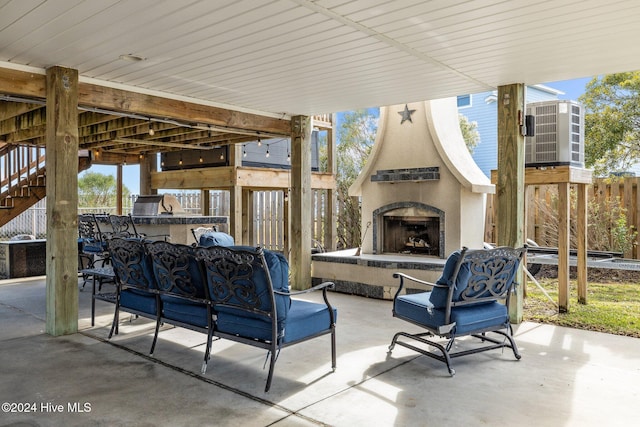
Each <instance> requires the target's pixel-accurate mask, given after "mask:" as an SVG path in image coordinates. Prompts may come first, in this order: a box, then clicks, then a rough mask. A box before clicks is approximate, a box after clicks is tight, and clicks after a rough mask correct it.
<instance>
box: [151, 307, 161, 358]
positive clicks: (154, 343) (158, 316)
mask: <svg viewBox="0 0 640 427" xmlns="http://www.w3.org/2000/svg"><path fill="white" fill-rule="evenodd" d="M160 319H161V316H160V314H158V315H157V316H156V330H155V332H154V334H153V342H152V343H151V351H150V352H149V356H153V352H154V351H155V349H156V343H157V342H158V333H159V332H160V323H161V322H160Z"/></svg>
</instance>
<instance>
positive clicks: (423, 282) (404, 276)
mask: <svg viewBox="0 0 640 427" xmlns="http://www.w3.org/2000/svg"><path fill="white" fill-rule="evenodd" d="M393 277H394V278H395V279H400V285H399V286H398V290H397V291H396V293H395V295H394V296H393V299H394V300H395V299H396V298H398V296H399V295H400V293H401V292H402V289H404V281H405V279H406V280H408V281H410V282H414V283H418V284H421V285H425V286H431V287H434V288H448V287H449V286H448V285H441V284H439V283H432V282H427V281H426V280H422V279H418V278H417V277H413V276H409V275H408V274H404V273H400V272H396V273H393Z"/></svg>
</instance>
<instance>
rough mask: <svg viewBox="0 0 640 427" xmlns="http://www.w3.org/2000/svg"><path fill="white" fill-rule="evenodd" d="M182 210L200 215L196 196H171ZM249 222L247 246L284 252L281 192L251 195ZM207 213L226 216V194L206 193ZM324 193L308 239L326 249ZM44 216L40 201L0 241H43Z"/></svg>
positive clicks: (126, 208) (315, 202)
mask: <svg viewBox="0 0 640 427" xmlns="http://www.w3.org/2000/svg"><path fill="white" fill-rule="evenodd" d="M171 194H172V195H173V196H175V197H176V198H177V199H178V201H179V202H180V205H181V206H182V208H183V209H184V210H185V211H186V212H187V213H189V214H194V215H198V214H200V213H201V206H202V205H201V199H200V197H201V196H200V193H199V192H198V193H187V192H180V193H171ZM252 196H253V197H252V200H253V203H252V207H251V209H252V211H251V212H252V218H253V221H252V222H251V225H250V228H251V229H250V230H249V239H250V242H249V243H250V244H252V245H260V246H262V247H264V248H266V249H272V250H284V248H285V245H284V244H285V241H284V239H285V233H284V227H285V223H286V221H285V194H284V192H283V191H282V190H274V191H254V192H252ZM137 197H138V196H137V195H131V196H130V197H129V198H127V199H125V200H124V201H123V204H122V206H123V209H122V211H123V214H125V215H126V214H128V213H131V211H132V210H133V203H134V202H135V199H136V198H137ZM209 197H210V200H209V206H210V210H209V212H208V213H207V215H213V216H229V209H230V201H229V192H228V191H211V192H210V193H209ZM327 197H328V192H327V191H326V190H312V192H311V206H309V209H311V211H312V223H311V225H312V230H311V237H312V239H314V241H315V242H317V243H316V244H317V245H320V246H322V247H324V248H330V247H331V245H330V243H329V242H328V237H327V236H329V234H328V230H326V229H325V226H324V224H325V221H324V218H325V216H326V209H327ZM79 213H98V214H101V213H107V214H114V213H116V208H115V206H104V207H93V208H81V209H79ZM46 233H47V212H46V200H44V199H43V200H41V201H40V202H38V203H37V204H36V205H34V206H33V207H31V208H29V209H28V210H27V211H25V212H23V213H22V214H21V215H19V216H18V217H16V218H14V219H13V220H11V221H10V222H9V223H7V224H6V225H5V226H4V227H1V228H0V240H8V239H10V238H11V237H13V236H15V235H17V234H32V235H34V236H36V237H37V238H46Z"/></svg>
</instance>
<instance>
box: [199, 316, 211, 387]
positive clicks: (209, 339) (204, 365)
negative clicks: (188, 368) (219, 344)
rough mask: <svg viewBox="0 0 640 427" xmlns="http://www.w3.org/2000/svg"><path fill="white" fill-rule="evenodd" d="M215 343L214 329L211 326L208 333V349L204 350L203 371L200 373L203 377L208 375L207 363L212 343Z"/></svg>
mask: <svg viewBox="0 0 640 427" xmlns="http://www.w3.org/2000/svg"><path fill="white" fill-rule="evenodd" d="M212 341H213V327H212V326H211V325H209V332H208V333H207V348H206V349H205V350H204V361H203V362H202V369H201V370H200V373H201V374H202V375H204V374H206V373H207V363H209V358H210V355H211V342H212Z"/></svg>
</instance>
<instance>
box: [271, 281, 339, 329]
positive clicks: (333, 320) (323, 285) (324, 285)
mask: <svg viewBox="0 0 640 427" xmlns="http://www.w3.org/2000/svg"><path fill="white" fill-rule="evenodd" d="M335 287H336V284H335V283H333V282H322V283H320V284H319V285H316V286H313V287H311V288H309V289H304V290H302V291H294V292H282V291H276V290H274V291H273V293H274V294H278V295H289V296H291V295H300V294H308V293H309V292H314V291H322V299H323V300H324V303H325V305H326V306H327V309H328V310H329V322H330V323H331V325H332V327H333V325H335V323H336V318H335V315H334V313H333V307H332V306H331V303H330V302H329V299H328V298H327V289H335Z"/></svg>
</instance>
